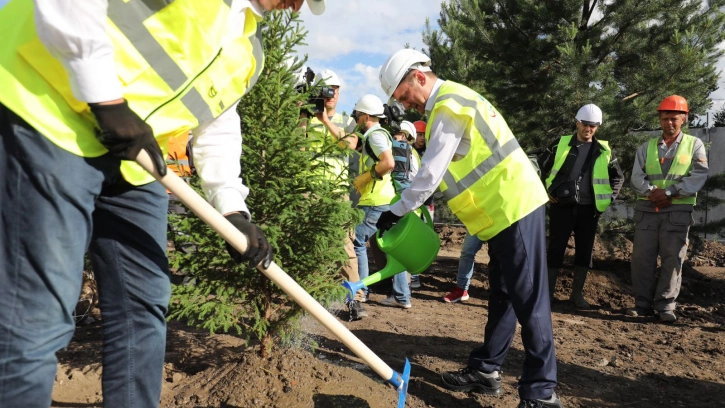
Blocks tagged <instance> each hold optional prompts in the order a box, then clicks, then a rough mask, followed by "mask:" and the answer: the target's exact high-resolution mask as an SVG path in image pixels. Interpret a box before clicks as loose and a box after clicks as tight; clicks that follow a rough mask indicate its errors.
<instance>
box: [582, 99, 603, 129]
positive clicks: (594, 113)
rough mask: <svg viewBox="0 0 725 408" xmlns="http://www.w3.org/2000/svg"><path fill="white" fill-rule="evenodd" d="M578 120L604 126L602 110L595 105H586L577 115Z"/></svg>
mask: <svg viewBox="0 0 725 408" xmlns="http://www.w3.org/2000/svg"><path fill="white" fill-rule="evenodd" d="M576 120H578V121H579V122H587V124H593V125H597V126H599V125H601V124H602V110H601V109H599V106H597V105H595V104H593V103H590V104H588V105H584V106H582V107H581V108H579V112H577V113H576Z"/></svg>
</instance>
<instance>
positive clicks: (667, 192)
mask: <svg viewBox="0 0 725 408" xmlns="http://www.w3.org/2000/svg"><path fill="white" fill-rule="evenodd" d="M665 195H666V196H667V197H672V191H670V190H667V189H665Z"/></svg>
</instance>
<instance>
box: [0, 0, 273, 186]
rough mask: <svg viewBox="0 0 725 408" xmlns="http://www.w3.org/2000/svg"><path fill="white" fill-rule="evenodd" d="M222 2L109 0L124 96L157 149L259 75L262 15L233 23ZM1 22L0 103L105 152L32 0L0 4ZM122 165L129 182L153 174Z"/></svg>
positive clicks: (65, 139)
mask: <svg viewBox="0 0 725 408" xmlns="http://www.w3.org/2000/svg"><path fill="white" fill-rule="evenodd" d="M227 3H228V1H227V2H225V1H223V0H205V1H204V2H199V1H195V0H176V1H173V2H171V3H170V4H168V5H167V4H166V3H165V2H151V1H142V0H124V1H120V0H111V1H109V2H108V20H107V33H108V35H109V37H110V39H111V41H112V42H113V46H114V59H115V61H116V69H117V71H118V77H119V80H120V81H121V84H122V86H123V96H124V98H125V99H126V100H127V101H128V103H129V106H130V107H131V109H132V110H133V111H134V112H136V114H138V115H139V116H140V117H141V118H142V119H144V120H145V121H146V123H148V124H149V125H150V126H151V128H152V129H153V131H154V135H155V136H156V139H157V140H158V142H159V145H160V146H161V147H162V149H164V150H165V148H166V144H167V139H168V138H169V137H174V136H177V135H180V134H183V133H186V132H188V131H189V130H190V129H193V128H195V127H197V126H198V125H199V124H201V123H205V122H208V121H210V120H212V119H214V118H216V117H218V116H219V115H220V114H221V113H222V112H224V111H225V110H226V109H227V108H229V107H233V106H234V105H235V104H236V102H237V101H238V100H239V98H241V96H242V95H244V94H245V93H246V92H247V90H248V89H249V88H251V87H252V85H253V84H254V83H255V82H256V80H257V77H258V76H259V73H260V71H261V69H262V64H263V55H262V43H261V31H260V29H259V28H260V27H259V26H258V24H257V23H258V19H259V17H258V16H256V15H255V14H254V13H253V12H252V11H251V10H249V9H247V10H245V13H246V14H245V18H244V27H243V28H242V29H236V28H234V27H230V23H231V21H232V17H234V16H232V15H231V12H230V11H231V10H230V8H229V6H228V4H227ZM78 7H82V5H80V3H79V4H78ZM0 27H2V28H3V30H2V33H3V46H2V47H0V83H2V84H3V86H2V87H3V89H2V91H1V92H0V103H2V104H4V105H5V106H7V107H8V108H9V109H10V110H12V111H13V112H15V113H16V114H17V115H19V116H20V117H22V118H23V119H24V120H25V121H27V122H28V123H29V124H30V125H31V126H33V127H34V128H35V129H36V130H38V131H39V132H40V133H42V134H43V135H44V136H45V137H47V138H48V139H50V140H51V141H52V142H53V143H55V144H56V145H58V146H59V147H61V148H63V149H65V150H67V151H69V152H71V153H73V154H76V155H79V156H83V157H98V156H101V155H103V154H105V153H106V152H107V150H106V148H105V147H103V146H102V145H101V144H100V143H99V142H98V141H97V140H96V138H95V128H96V122H95V119H94V117H93V115H92V114H91V112H90V109H89V107H88V104H87V103H85V102H82V101H79V100H77V99H76V98H75V97H74V96H73V94H72V93H71V89H70V83H69V80H68V74H67V72H66V71H65V68H64V67H63V65H62V64H61V63H60V61H58V60H57V59H55V58H54V57H53V56H52V55H51V54H50V53H49V52H48V50H47V49H46V48H45V46H44V45H43V43H42V42H41V41H40V39H39V38H38V35H37V33H36V28H35V21H34V18H33V3H32V2H30V1H27V0H11V1H10V2H9V3H8V4H7V5H6V6H5V7H3V8H2V9H0ZM121 171H122V173H123V175H124V177H125V178H126V180H127V181H129V182H130V183H132V184H135V185H141V184H145V183H148V182H150V181H153V178H152V177H151V176H150V175H149V174H147V173H146V172H145V171H143V170H142V169H141V167H140V166H138V165H137V164H136V163H135V162H132V161H124V162H122V165H121Z"/></svg>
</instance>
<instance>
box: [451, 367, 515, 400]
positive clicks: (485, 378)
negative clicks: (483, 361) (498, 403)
mask: <svg viewBox="0 0 725 408" xmlns="http://www.w3.org/2000/svg"><path fill="white" fill-rule="evenodd" d="M441 380H443V386H444V387H446V388H448V389H449V390H454V391H476V392H480V393H483V394H488V395H498V394H500V393H501V375H500V373H499V372H498V371H494V372H492V373H490V374H487V373H483V372H481V371H478V370H474V369H473V368H469V367H466V368H462V369H460V370H458V371H447V372H444V373H443V374H441Z"/></svg>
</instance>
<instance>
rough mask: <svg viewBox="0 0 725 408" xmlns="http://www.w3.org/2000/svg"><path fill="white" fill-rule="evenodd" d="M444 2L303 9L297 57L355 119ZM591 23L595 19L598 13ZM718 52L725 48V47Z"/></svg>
mask: <svg viewBox="0 0 725 408" xmlns="http://www.w3.org/2000/svg"><path fill="white" fill-rule="evenodd" d="M0 1H2V0H0ZM441 1H442V0H347V1H343V0H327V10H326V11H325V14H323V15H322V16H314V15H312V13H311V12H310V11H309V9H308V8H307V6H303V7H302V10H301V16H302V19H303V20H304V26H305V28H306V29H307V31H308V34H307V43H308V45H307V46H305V47H301V48H300V49H299V54H300V56H302V55H304V54H307V55H308V57H309V58H308V61H307V65H308V66H309V67H310V68H312V70H313V71H315V72H319V71H321V70H323V69H331V70H333V71H335V73H337V75H338V76H339V77H340V80H341V82H342V87H341V89H340V101H339V102H338V109H337V110H338V111H340V112H342V111H346V112H347V113H348V114H349V113H351V112H352V107H353V106H354V104H355V102H356V101H357V100H358V99H359V98H360V97H361V96H362V95H364V94H366V93H372V94H375V95H377V96H379V97H380V98H381V99H382V100H383V102H386V101H387V98H386V97H385V94H384V93H383V91H382V89H381V88H380V82H379V80H378V73H379V72H380V67H381V65H382V64H383V62H385V60H386V59H387V58H388V57H389V56H390V55H391V54H392V53H394V52H395V51H397V50H399V49H401V48H403V47H404V46H405V44H410V46H411V47H413V48H415V49H418V50H420V49H421V48H424V44H423V41H422V32H423V30H424V28H425V21H426V19H429V20H430V23H431V26H432V28H434V29H435V28H438V17H439V14H440V9H441V7H440V5H441ZM593 18H594V19H597V16H596V13H595V15H594V16H593ZM720 47H721V48H725V44H721V45H720ZM717 66H718V69H719V70H720V71H721V74H720V75H721V78H720V80H719V89H718V90H717V91H715V92H713V93H712V94H711V95H710V97H711V98H712V99H713V106H712V108H711V110H710V112H714V111H717V110H719V109H721V108H722V107H723V106H724V105H725V74H723V72H725V57H723V58H721V59H720V61H719V62H718V64H717ZM494 104H495V102H494ZM710 119H711V120H712V116H710Z"/></svg>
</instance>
